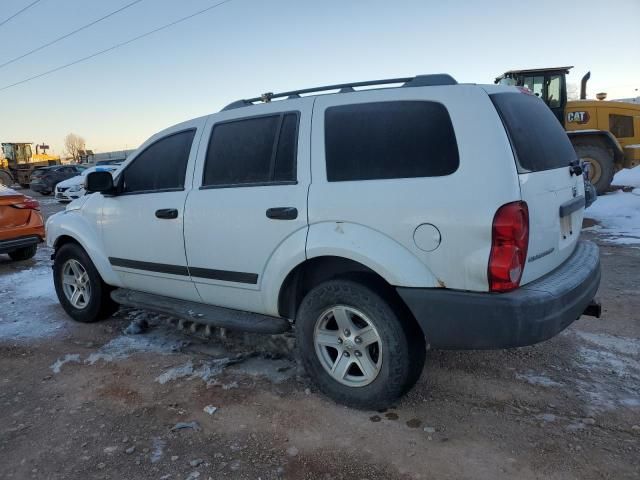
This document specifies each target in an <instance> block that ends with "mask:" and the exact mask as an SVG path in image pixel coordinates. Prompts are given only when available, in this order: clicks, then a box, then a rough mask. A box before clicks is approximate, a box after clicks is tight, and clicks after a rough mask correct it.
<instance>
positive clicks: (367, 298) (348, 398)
mask: <svg viewBox="0 0 640 480" xmlns="http://www.w3.org/2000/svg"><path fill="white" fill-rule="evenodd" d="M343 311H344V312H345V313H346V314H347V316H346V317H344V316H343V315H342V313H341V312H343ZM327 312H329V313H327ZM337 317H341V318H342V319H343V320H342V322H343V323H342V325H347V324H348V325H350V327H353V328H351V330H352V331H349V332H347V333H346V334H345V332H344V330H342V328H341V327H339V326H338V321H337V320H336V318H337ZM345 318H347V323H344V321H345V320H344V319H345ZM367 324H369V326H372V327H373V331H374V333H375V334H377V338H378V339H379V341H378V342H377V343H374V344H372V345H370V346H368V347H365V348H362V347H361V345H362V344H363V343H365V342H369V341H371V339H372V338H375V335H372V334H371V330H367V331H368V332H369V333H363V332H365V329H366V328H368V326H367ZM325 327H326V328H325ZM359 332H360V333H361V334H362V338H365V339H366V340H364V341H363V340H362V338H360V337H359V336H358V333H359ZM316 334H317V336H318V338H323V339H324V338H328V339H329V343H331V344H332V345H336V347H333V346H326V345H325V346H322V345H320V344H321V343H322V342H321V341H318V342H316ZM327 334H329V335H328V336H326V335H327ZM325 336H326V337H325ZM334 337H338V338H339V337H343V338H339V339H338V340H337V342H340V343H339V344H336V343H333V342H334V340H333V338H334ZM359 338H360V344H359V345H358V339H359ZM296 339H297V344H298V351H299V355H300V357H301V359H302V363H303V365H304V367H305V369H306V371H307V373H308V374H309V375H310V376H311V378H312V380H313V381H314V382H315V383H316V384H317V385H318V387H319V388H320V390H321V391H322V392H324V393H325V394H326V395H327V396H329V397H331V398H332V399H333V400H334V401H336V402H338V403H341V404H344V405H347V406H350V407H354V408H359V409H367V410H377V409H382V408H387V407H389V406H391V405H392V404H393V403H394V402H395V401H396V400H397V399H398V398H400V397H401V396H402V395H404V394H405V393H406V392H407V391H408V390H409V389H411V387H413V385H414V384H415V382H416V381H417V380H418V378H419V377H420V374H421V373H422V369H423V367H424V361H425V340H424V335H423V334H422V332H421V331H420V329H419V327H417V325H416V324H415V322H414V321H413V319H411V320H408V317H406V316H405V315H403V309H402V308H401V307H399V306H396V304H395V302H394V301H392V300H388V299H387V296H385V295H384V294H383V293H382V291H380V290H379V289H376V288H374V287H373V286H370V285H365V284H363V283H361V282H355V281H352V280H342V279H337V280H330V281H327V282H324V283H322V284H320V285H318V286H317V287H316V288H314V289H313V290H311V291H310V292H309V293H308V294H307V295H306V296H305V297H304V299H303V300H302V303H301V305H300V308H299V309H298V314H297V316H296ZM327 345H328V344H327ZM338 348H340V349H342V352H347V353H348V357H347V358H346V359H345V358H344V356H343V355H344V354H342V353H341V351H340V350H338ZM332 352H333V353H332ZM334 357H335V358H334ZM359 362H364V363H362V364H360V363H359ZM332 363H333V365H334V367H335V368H337V369H340V367H343V368H342V370H343V372H344V373H345V375H342V374H341V375H336V374H331V373H330V372H329V370H328V368H331V364H332ZM354 364H355V366H354ZM345 365H348V367H344V366H345ZM360 365H364V366H366V368H365V369H363V368H360ZM374 365H375V367H376V368H372V367H373V366H374ZM367 369H368V370H369V371H374V372H375V371H376V370H377V373H375V375H366V374H365V370H367ZM337 378H341V379H342V380H338V379H337Z"/></svg>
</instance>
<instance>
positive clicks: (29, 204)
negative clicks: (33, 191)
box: [11, 197, 40, 210]
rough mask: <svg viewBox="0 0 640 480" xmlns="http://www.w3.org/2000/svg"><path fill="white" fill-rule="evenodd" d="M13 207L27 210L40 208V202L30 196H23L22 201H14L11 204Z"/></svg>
mask: <svg viewBox="0 0 640 480" xmlns="http://www.w3.org/2000/svg"><path fill="white" fill-rule="evenodd" d="M11 206H12V207H13V208H24V209H27V210H40V203H39V202H38V201H37V200H36V199H35V198H31V197H25V198H24V201H23V202H20V203H14V204H13V205H11Z"/></svg>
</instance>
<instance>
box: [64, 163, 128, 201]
mask: <svg viewBox="0 0 640 480" xmlns="http://www.w3.org/2000/svg"><path fill="white" fill-rule="evenodd" d="M117 169H118V165H100V166H97V167H91V168H87V169H85V170H83V171H82V173H81V174H80V175H76V176H75V177H71V178H69V179H67V180H64V181H63V182H60V183H58V184H57V185H56V188H55V196H56V199H57V200H58V201H59V202H61V203H66V202H70V201H72V200H75V199H77V198H80V197H82V196H83V195H84V194H85V193H86V192H85V190H84V180H85V178H86V177H87V174H89V173H91V172H101V171H103V172H114V171H116V170H117Z"/></svg>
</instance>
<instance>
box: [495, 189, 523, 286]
mask: <svg viewBox="0 0 640 480" xmlns="http://www.w3.org/2000/svg"><path fill="white" fill-rule="evenodd" d="M528 247H529V209H528V208H527V204H526V202H512V203H507V204H505V205H503V206H501V207H500V208H499V209H498V211H497V212H496V214H495V216H494V217H493V227H492V230H491V254H490V255H489V290H490V291H492V292H508V291H510V290H514V289H516V288H518V286H520V279H521V278H522V271H523V270H524V264H525V262H526V259H527V249H528Z"/></svg>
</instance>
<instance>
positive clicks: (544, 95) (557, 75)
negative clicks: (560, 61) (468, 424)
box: [495, 67, 573, 125]
mask: <svg viewBox="0 0 640 480" xmlns="http://www.w3.org/2000/svg"><path fill="white" fill-rule="evenodd" d="M572 68H573V67H553V68H534V69H530V70H509V71H508V72H505V73H503V74H502V75H501V76H499V77H498V78H496V80H495V83H500V84H507V85H517V86H519V87H526V88H528V89H529V90H530V91H531V92H533V94H534V95H536V96H537V97H540V98H541V99H542V100H543V101H544V103H546V104H547V105H548V106H549V108H550V109H551V111H552V112H553V114H554V115H555V116H556V118H557V119H558V121H559V122H560V123H561V124H563V125H564V110H565V107H566V105H567V81H566V75H567V74H568V73H569V70H571V69H572Z"/></svg>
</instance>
